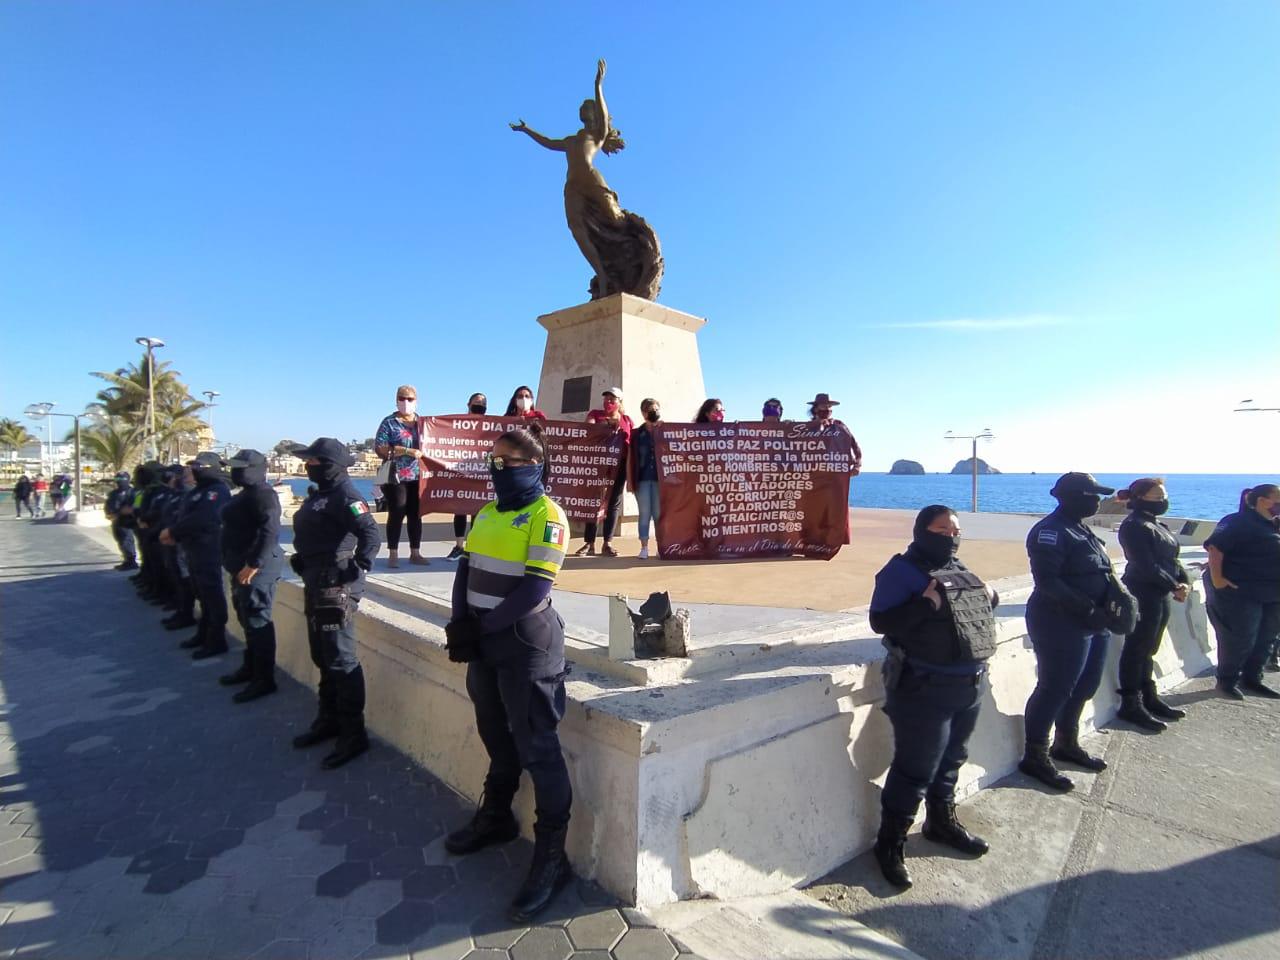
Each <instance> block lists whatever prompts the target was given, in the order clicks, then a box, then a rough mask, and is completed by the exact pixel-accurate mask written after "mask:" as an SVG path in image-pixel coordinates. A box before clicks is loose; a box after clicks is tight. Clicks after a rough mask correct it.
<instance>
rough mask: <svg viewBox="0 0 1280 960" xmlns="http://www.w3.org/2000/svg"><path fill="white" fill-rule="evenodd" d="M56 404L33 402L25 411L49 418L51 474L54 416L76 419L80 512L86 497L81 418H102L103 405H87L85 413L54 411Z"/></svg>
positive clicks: (77, 506) (76, 462) (77, 485)
mask: <svg viewBox="0 0 1280 960" xmlns="http://www.w3.org/2000/svg"><path fill="white" fill-rule="evenodd" d="M54 406H55V404H53V403H49V402H45V403H33V404H31V405H30V406H28V407H27V408H26V410H25V411H24V412H25V413H26V414H27V416H30V417H35V418H36V419H37V420H40V419H44V420H47V421H48V423H47V424H46V425H47V427H48V429H49V459H50V466H49V472H50V473H51V474H52V473H53V464H52V461H53V418H54V417H66V418H67V419H69V420H74V421H75V425H76V428H75V429H76V433H75V464H76V512H77V513H78V512H79V511H80V505H81V503H83V501H84V497H83V495H82V493H81V489H80V478H81V473H82V469H81V466H80V421H81V420H93V421H96V420H98V419H100V418H101V416H102V407H101V405H98V404H93V405H90V406H89V407H87V408H86V409H85V411H84V413H54V412H53V408H54Z"/></svg>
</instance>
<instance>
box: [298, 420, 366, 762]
mask: <svg viewBox="0 0 1280 960" xmlns="http://www.w3.org/2000/svg"><path fill="white" fill-rule="evenodd" d="M293 453H294V455H295V456H298V457H301V458H302V459H303V460H305V461H306V464H307V477H308V478H310V480H311V482H312V483H314V484H315V486H316V489H315V492H314V493H311V494H310V495H308V497H307V499H306V501H304V502H303V504H302V506H301V507H299V508H298V512H297V513H296V514H294V516H293V548H294V553H293V555H292V556H291V557H290V558H289V564H290V566H292V567H293V570H294V572H295V573H297V574H298V576H300V577H302V586H303V608H304V613H305V614H306V618H307V642H308V644H309V645H310V647H311V662H312V663H314V664H315V665H316V667H317V668H318V669H319V670H320V684H319V701H320V703H319V710H318V711H317V713H316V718H315V720H314V721H313V722H312V724H311V728H310V729H309V730H308V731H307V732H306V733H303V734H300V735H298V736H296V737H294V738H293V745H294V746H295V747H296V748H298V749H304V748H306V747H310V746H312V745H313V744H316V743H323V742H324V741H326V740H332V739H333V738H334V737H337V738H338V742H337V744H336V745H335V746H334V749H333V750H332V752H330V753H329V754H328V756H326V757H325V758H324V760H323V761H321V765H322V766H324V767H325V769H328V770H332V769H334V768H336V767H340V766H342V765H343V764H344V763H347V762H348V761H350V760H353V759H355V758H356V757H358V756H360V754H362V753H364V752H365V751H366V750H368V749H369V738H368V736H367V735H366V733H365V729H364V702H365V696H364V670H363V669H362V668H361V666H360V660H359V659H358V658H357V655H356V654H357V650H356V635H355V613H356V606H357V605H358V604H359V603H360V597H361V596H363V594H364V575H365V573H366V571H368V570H372V569H373V561H374V559H375V558H376V557H377V555H378V548H379V547H380V546H381V545H382V538H381V536H379V534H378V525H377V524H376V523H375V522H374V519H373V514H371V513H370V512H369V505H368V504H367V503H365V501H364V498H363V497H362V496H360V492H359V491H358V490H357V489H356V488H355V485H354V484H353V483H352V482H351V478H350V477H349V476H348V475H347V467H349V466H351V464H353V463H355V458H354V457H353V456H352V455H351V453H350V451H348V450H347V448H346V446H345V445H344V444H343V443H341V442H340V441H338V440H335V439H333V438H332V437H321V438H319V439H318V440H316V441H315V443H312V444H311V445H310V446H306V447H297V448H295V449H294V450H293Z"/></svg>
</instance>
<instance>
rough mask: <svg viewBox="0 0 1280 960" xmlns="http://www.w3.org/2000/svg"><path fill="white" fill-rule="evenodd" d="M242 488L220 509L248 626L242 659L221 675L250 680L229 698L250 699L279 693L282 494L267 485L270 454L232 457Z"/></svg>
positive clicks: (234, 593) (236, 594) (227, 682)
mask: <svg viewBox="0 0 1280 960" xmlns="http://www.w3.org/2000/svg"><path fill="white" fill-rule="evenodd" d="M227 464H228V466H230V467H231V482H232V483H233V484H234V485H235V486H237V487H239V488H240V490H239V492H238V493H236V495H235V496H234V497H232V498H231V502H230V503H229V504H227V509H226V510H224V511H223V513H222V569H224V570H226V571H227V573H229V574H230V575H231V606H232V607H233V608H234V610H235V612H236V619H237V620H239V621H240V626H241V628H242V629H243V630H244V641H245V646H244V662H243V663H242V664H241V665H240V668H239V669H238V670H236V671H235V672H234V673H229V674H227V675H226V676H223V677H219V678H218V680H219V682H220V683H221V684H223V685H224V686H229V687H230V686H236V685H237V684H241V683H247V684H248V686H247V687H245V688H244V689H243V690H241V691H239V692H238V693H236V695H235V696H233V697H232V698H231V699H232V700H234V701H235V702H236V703H248V702H249V701H250V700H257V699H258V698H259V697H265V696H266V695H267V694H269V693H275V692H276V677H275V673H276V627H275V624H274V623H273V622H272V620H271V605H272V603H273V602H274V601H275V596H276V581H277V580H279V579H280V571H281V568H282V566H283V563H284V554H283V553H282V552H281V550H280V498H279V497H277V496H276V493H275V491H274V490H272V489H271V487H270V486H269V485H268V484H267V458H266V457H265V456H263V455H262V454H261V453H259V452H258V451H257V450H241V451H240V452H239V453H237V454H236V455H235V456H234V457H232V458H231V459H230V460H229V461H227Z"/></svg>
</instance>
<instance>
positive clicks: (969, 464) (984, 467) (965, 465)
mask: <svg viewBox="0 0 1280 960" xmlns="http://www.w3.org/2000/svg"><path fill="white" fill-rule="evenodd" d="M977 459H978V473H980V474H982V475H983V476H986V475H987V474H991V473H999V472H1000V471H999V470H997V469H996V468H995V467H993V466H991V464H989V463H987V461H985V460H983V459H982V458H981V457H978V458H977ZM951 472H952V473H966V474H967V473H973V460H972V459H971V458H970V457H965V458H964V459H963V460H961V461H959V462H958V463H956V465H955V466H954V467H952V468H951Z"/></svg>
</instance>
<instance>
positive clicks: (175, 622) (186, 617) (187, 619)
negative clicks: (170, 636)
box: [160, 610, 197, 630]
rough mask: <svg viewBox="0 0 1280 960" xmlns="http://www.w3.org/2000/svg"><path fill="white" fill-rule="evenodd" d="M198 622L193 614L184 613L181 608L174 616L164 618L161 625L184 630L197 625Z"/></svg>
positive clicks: (167, 628)
mask: <svg viewBox="0 0 1280 960" xmlns="http://www.w3.org/2000/svg"><path fill="white" fill-rule="evenodd" d="M196 622H197V621H196V618H195V617H193V616H192V615H191V614H189V613H183V612H182V611H181V610H179V611H178V612H177V613H175V614H174V615H173V616H171V617H165V618H164V619H163V620H161V621H160V625H161V626H163V627H164V628H165V629H166V630H183V629H185V628H187V627H194V626H195V625H196Z"/></svg>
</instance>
